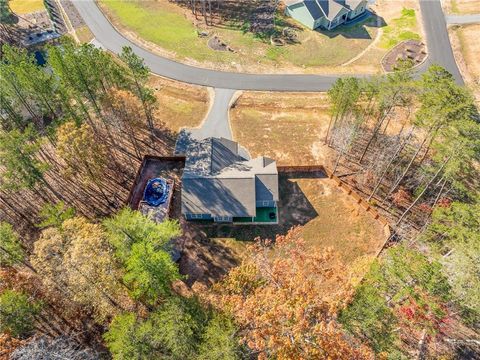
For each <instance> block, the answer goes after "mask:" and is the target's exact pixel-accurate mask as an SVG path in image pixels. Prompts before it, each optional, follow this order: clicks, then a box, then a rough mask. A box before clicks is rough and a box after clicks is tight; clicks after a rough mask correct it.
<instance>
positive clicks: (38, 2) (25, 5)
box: [8, 0, 45, 15]
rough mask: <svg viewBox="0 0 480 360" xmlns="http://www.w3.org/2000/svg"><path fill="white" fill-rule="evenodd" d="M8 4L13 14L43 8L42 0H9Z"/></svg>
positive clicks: (26, 12)
mask: <svg viewBox="0 0 480 360" xmlns="http://www.w3.org/2000/svg"><path fill="white" fill-rule="evenodd" d="M8 5H9V6H10V9H11V10H12V11H13V12H14V13H15V14H19V15H21V14H28V13H31V12H34V11H40V10H45V5H44V4H43V0H10V1H9V2H8Z"/></svg>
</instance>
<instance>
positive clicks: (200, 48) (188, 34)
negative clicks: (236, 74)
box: [100, 0, 229, 60]
mask: <svg viewBox="0 0 480 360" xmlns="http://www.w3.org/2000/svg"><path fill="white" fill-rule="evenodd" d="M100 2H101V3H102V4H103V5H105V6H106V7H107V8H108V9H109V10H110V11H111V12H112V13H113V15H114V16H115V17H116V18H117V19H118V20H119V21H120V23H121V24H122V25H125V26H126V27H128V28H129V29H131V30H133V31H135V32H136V33H137V34H138V35H139V36H140V37H141V38H143V39H145V40H148V41H151V42H153V43H155V44H158V45H160V46H161V47H163V48H165V49H167V50H174V51H175V52H176V54H177V55H178V56H180V57H184V58H187V57H189V58H194V59H197V60H209V59H212V58H216V57H217V58H225V57H228V55H229V54H228V53H225V52H216V51H213V50H211V49H210V48H208V46H206V45H205V41H206V40H205V39H200V38H199V37H198V36H197V31H196V29H195V27H194V26H193V24H192V23H190V22H189V21H188V20H187V19H185V17H184V16H182V14H181V13H179V12H175V11H173V10H172V9H170V10H171V11H168V7H166V10H167V11H159V9H158V8H157V7H156V2H150V1H146V2H142V3H140V2H133V1H128V0H100ZM170 6H174V5H170ZM226 55H227V56H226Z"/></svg>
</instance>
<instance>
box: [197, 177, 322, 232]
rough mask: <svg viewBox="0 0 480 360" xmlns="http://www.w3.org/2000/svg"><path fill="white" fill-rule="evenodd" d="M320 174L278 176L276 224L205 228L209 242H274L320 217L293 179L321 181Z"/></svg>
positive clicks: (208, 226) (210, 226) (209, 226)
mask: <svg viewBox="0 0 480 360" xmlns="http://www.w3.org/2000/svg"><path fill="white" fill-rule="evenodd" d="M324 178H327V176H326V175H325V174H324V173H323V172H305V173H304V172H295V173H279V179H278V180H279V191H280V200H279V203H278V209H279V223H278V224H275V225H255V226H251V225H238V224H237V225H235V226H231V225H207V226H203V227H202V228H203V230H204V231H205V232H206V233H207V236H208V237H211V238H235V239H237V240H240V241H252V240H254V239H255V238H257V237H259V238H261V239H275V236H276V235H283V234H286V233H287V232H288V230H290V229H291V228H292V227H293V226H301V225H305V224H307V223H308V222H310V221H311V220H313V219H315V218H316V217H317V216H320V214H318V213H317V211H316V210H315V208H314V206H313V205H312V203H311V202H310V200H309V199H308V198H307V196H306V195H305V194H304V193H303V191H302V189H301V188H300V186H299V185H298V183H297V182H295V181H293V179H324Z"/></svg>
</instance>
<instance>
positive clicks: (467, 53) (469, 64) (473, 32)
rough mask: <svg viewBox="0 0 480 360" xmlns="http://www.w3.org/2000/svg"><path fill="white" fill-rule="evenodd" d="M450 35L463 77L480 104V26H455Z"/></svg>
mask: <svg viewBox="0 0 480 360" xmlns="http://www.w3.org/2000/svg"><path fill="white" fill-rule="evenodd" d="M449 33H450V39H451V42H452V47H453V50H454V54H455V58H456V60H457V63H458V65H459V67H460V70H461V72H462V75H463V77H464V79H465V81H466V82H467V84H468V85H470V87H471V88H472V90H473V91H474V94H475V95H476V98H477V100H478V102H479V103H480V61H479V59H480V43H479V42H478V35H479V34H480V24H474V25H466V26H455V27H452V28H451V29H450V32H449Z"/></svg>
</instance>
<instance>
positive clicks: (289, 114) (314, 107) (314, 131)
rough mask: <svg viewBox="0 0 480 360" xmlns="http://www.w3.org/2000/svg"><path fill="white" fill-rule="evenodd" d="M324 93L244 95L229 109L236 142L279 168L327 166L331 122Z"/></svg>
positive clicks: (246, 93) (259, 93)
mask: <svg viewBox="0 0 480 360" xmlns="http://www.w3.org/2000/svg"><path fill="white" fill-rule="evenodd" d="M329 109H330V105H329V101H328V98H327V96H326V94H325V93H268V92H245V93H243V94H242V95H241V96H240V98H239V99H238V100H237V102H236V104H235V107H234V108H233V109H231V110H230V124H231V127H232V131H233V137H234V140H235V141H238V142H239V143H240V144H242V146H244V147H246V148H247V150H248V151H249V152H250V153H251V155H252V156H260V155H266V156H270V157H272V158H274V159H276V160H277V163H278V164H280V165H307V164H318V163H320V164H325V163H326V161H327V158H328V156H329V152H330V149H329V148H328V147H327V146H324V144H323V138H324V136H325V133H326V129H327V126H328V122H329V120H330V114H329Z"/></svg>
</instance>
